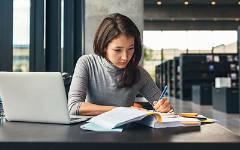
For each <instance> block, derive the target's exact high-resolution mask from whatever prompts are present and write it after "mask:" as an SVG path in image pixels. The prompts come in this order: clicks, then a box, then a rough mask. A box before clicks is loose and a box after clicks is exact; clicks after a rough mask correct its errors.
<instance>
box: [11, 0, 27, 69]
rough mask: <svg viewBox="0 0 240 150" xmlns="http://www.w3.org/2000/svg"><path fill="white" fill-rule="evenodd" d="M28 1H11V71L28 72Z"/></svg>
mask: <svg viewBox="0 0 240 150" xmlns="http://www.w3.org/2000/svg"><path fill="white" fill-rule="evenodd" d="M29 37H30V0H14V1H13V71H20V72H26V71H29Z"/></svg>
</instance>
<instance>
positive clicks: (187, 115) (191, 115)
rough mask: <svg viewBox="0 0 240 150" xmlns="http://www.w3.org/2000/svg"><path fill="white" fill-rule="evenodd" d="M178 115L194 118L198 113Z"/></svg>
mask: <svg viewBox="0 0 240 150" xmlns="http://www.w3.org/2000/svg"><path fill="white" fill-rule="evenodd" d="M179 116H182V117H187V118H196V117H197V116H198V113H180V114H179Z"/></svg>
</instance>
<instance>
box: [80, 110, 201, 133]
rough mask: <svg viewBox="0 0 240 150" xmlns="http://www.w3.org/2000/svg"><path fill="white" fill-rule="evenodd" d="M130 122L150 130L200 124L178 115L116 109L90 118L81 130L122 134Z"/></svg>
mask: <svg viewBox="0 0 240 150" xmlns="http://www.w3.org/2000/svg"><path fill="white" fill-rule="evenodd" d="M131 122H136V123H140V124H144V125H146V126H149V127H152V128H167V127H179V126H199V125H200V124H201V122H200V121H199V120H198V119H196V118H184V117H180V116H179V115H162V114H161V113H157V112H150V111H144V110H139V109H135V108H129V107H117V108H114V109H112V110H111V111H108V112H105V113H103V114H101V115H98V116H96V117H93V118H91V119H90V120H89V121H88V123H87V124H84V125H82V126H81V128H82V129H85V130H92V131H115V132H122V130H123V128H124V125H126V124H129V123H131Z"/></svg>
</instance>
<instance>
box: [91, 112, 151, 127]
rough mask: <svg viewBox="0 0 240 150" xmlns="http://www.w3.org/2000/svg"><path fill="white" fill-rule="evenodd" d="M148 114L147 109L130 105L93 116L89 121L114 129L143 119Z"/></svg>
mask: <svg viewBox="0 0 240 150" xmlns="http://www.w3.org/2000/svg"><path fill="white" fill-rule="evenodd" d="M147 115H148V112H147V111H143V110H138V109H135V108H130V107H117V108H114V109H112V110H111V111H108V112H105V113H103V114H101V115H98V116H95V117H93V118H91V119H90V120H89V121H88V122H91V123H94V124H97V125H99V126H102V127H104V128H106V129H112V128H115V127H118V126H121V125H124V124H127V123H130V122H134V121H138V120H141V119H142V118H144V117H145V116H147Z"/></svg>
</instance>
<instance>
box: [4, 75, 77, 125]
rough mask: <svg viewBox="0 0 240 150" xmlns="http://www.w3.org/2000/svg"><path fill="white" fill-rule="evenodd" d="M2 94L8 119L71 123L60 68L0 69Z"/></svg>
mask: <svg viewBox="0 0 240 150" xmlns="http://www.w3.org/2000/svg"><path fill="white" fill-rule="evenodd" d="M0 96H1V98H2V101H3V109H4V113H5V116H6V119H7V120H8V121H29V122H44V123H61V124H69V123H70V117H69V114H68V108H67V97H66V94H65V88H64V83H63V79H62V75H61V73H59V72H0ZM75 122H76V121H75Z"/></svg>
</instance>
